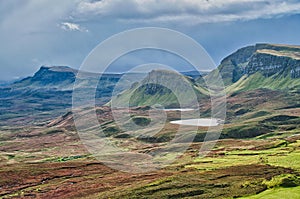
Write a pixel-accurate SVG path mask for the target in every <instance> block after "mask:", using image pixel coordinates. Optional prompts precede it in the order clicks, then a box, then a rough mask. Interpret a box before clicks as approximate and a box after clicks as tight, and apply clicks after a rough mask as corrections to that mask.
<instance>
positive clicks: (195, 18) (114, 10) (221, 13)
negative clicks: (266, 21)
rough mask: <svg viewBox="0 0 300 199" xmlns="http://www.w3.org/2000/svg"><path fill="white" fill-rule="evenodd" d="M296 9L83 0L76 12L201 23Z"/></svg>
mask: <svg viewBox="0 0 300 199" xmlns="http://www.w3.org/2000/svg"><path fill="white" fill-rule="evenodd" d="M295 13H300V2H299V1H297V0H288V1H283V0H227V1H224V0H164V1H157V0H126V1H124V0H101V1H82V2H80V3H79V5H78V7H77V10H76V12H75V13H74V15H75V16H77V17H87V18H88V17H97V16H99V17H101V18H116V19H119V20H121V21H127V22H142V23H145V22H186V23H187V24H198V23H214V22H223V21H236V20H251V19H259V18H269V17H273V16H280V15H289V14H295Z"/></svg>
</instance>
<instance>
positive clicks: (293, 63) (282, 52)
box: [207, 44, 300, 86]
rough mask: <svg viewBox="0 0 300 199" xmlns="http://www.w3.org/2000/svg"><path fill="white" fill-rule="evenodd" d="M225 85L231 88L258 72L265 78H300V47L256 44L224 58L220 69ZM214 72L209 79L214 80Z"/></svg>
mask: <svg viewBox="0 0 300 199" xmlns="http://www.w3.org/2000/svg"><path fill="white" fill-rule="evenodd" d="M218 69H219V71H220V74H221V75H222V77H223V81H224V84H225V85H226V86H229V85H231V84H233V83H235V82H237V81H238V80H239V79H240V78H241V77H242V76H243V75H251V74H254V73H256V72H259V73H261V74H263V75H264V76H265V77H270V76H273V75H282V76H284V77H291V78H299V77H300V46H290V45H277V44H256V45H254V46H247V47H244V48H241V49H239V50H237V51H236V52H234V53H232V54H231V55H229V56H228V57H226V58H224V59H223V60H222V62H221V64H220V66H219V67H218ZM214 73H216V71H213V72H212V73H210V74H209V75H208V76H207V78H213V77H214Z"/></svg>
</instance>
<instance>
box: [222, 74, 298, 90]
mask: <svg viewBox="0 0 300 199" xmlns="http://www.w3.org/2000/svg"><path fill="white" fill-rule="evenodd" d="M299 87H300V79H292V78H290V77H264V76H263V75H262V74H260V73H255V74H253V75H251V76H248V77H247V76H243V77H242V78H241V79H240V80H239V81H237V82H236V83H234V84H233V85H231V86H229V87H228V88H227V89H226V90H227V91H228V92H241V91H247V90H255V89H258V88H267V89H270V90H286V89H289V90H290V91H295V90H297V88H299Z"/></svg>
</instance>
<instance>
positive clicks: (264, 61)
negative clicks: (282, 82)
mask: <svg viewBox="0 0 300 199" xmlns="http://www.w3.org/2000/svg"><path fill="white" fill-rule="evenodd" d="M256 72H261V73H262V74H263V75H264V76H266V77H269V76H272V75H274V74H277V73H278V74H282V75H284V76H290V77H291V78H299V77H300V59H299V60H298V59H295V58H292V57H288V56H279V55H272V54H266V53H255V54H254V55H253V56H252V57H251V59H250V61H249V63H248V64H247V66H246V67H245V74H253V73H256Z"/></svg>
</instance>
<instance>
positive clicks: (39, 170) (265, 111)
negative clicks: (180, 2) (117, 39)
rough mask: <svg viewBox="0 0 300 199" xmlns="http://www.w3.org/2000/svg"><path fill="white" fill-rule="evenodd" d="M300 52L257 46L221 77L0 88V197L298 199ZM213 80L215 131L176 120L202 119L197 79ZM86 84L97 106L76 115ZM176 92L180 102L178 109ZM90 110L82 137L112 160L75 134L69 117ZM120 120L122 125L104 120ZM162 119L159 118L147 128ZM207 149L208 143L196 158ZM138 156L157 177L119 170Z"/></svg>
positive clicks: (44, 79) (86, 79)
mask: <svg viewBox="0 0 300 199" xmlns="http://www.w3.org/2000/svg"><path fill="white" fill-rule="evenodd" d="M299 52H300V47H298V46H289V45H274V44H256V45H253V46H248V47H245V48H242V49H239V50H238V51H236V52H234V53H233V54H231V55H229V56H228V57H226V58H225V59H224V60H223V61H222V62H221V64H220V66H219V67H218V69H219V71H216V70H214V71H212V72H210V73H208V74H202V75H198V76H196V75H195V72H190V73H173V72H170V71H165V70H153V71H151V72H150V73H147V74H129V76H131V78H132V79H134V80H136V79H139V78H141V77H140V76H142V78H141V79H142V81H138V82H130V83H129V82H128V84H121V87H118V89H117V90H114V88H115V85H116V83H117V82H118V81H119V80H120V79H121V77H122V74H103V75H102V80H100V81H99V82H97V78H96V77H97V74H92V73H88V72H86V73H85V75H84V76H82V77H80V79H79V81H80V85H81V87H78V88H73V85H74V82H75V79H76V74H77V73H78V71H76V70H75V69H72V68H69V67H59V66H56V67H41V68H40V70H39V71H38V72H37V73H35V74H34V75H33V76H32V77H28V78H25V79H23V80H20V81H17V82H14V83H11V84H9V85H4V86H1V88H0V91H1V94H0V103H1V106H0V107H1V110H0V160H1V161H0V165H1V167H0V176H1V177H0V198H268V197H269V198H276V197H277V198H279V197H281V198H282V197H283V196H282V195H283V193H284V195H288V196H289V198H291V199H293V198H299V197H300V192H299V186H300V106H299V104H300V101H299V99H300V76H299V74H298V73H299V67H300V62H299V60H300V58H299ZM218 72H219V73H220V75H221V76H222V78H223V80H224V84H225V86H226V88H225V91H226V120H225V121H224V122H223V121H222V122H221V123H222V125H223V129H222V131H221V132H218V130H219V129H218V128H217V126H218V120H217V119H218V118H216V121H215V120H213V122H215V125H207V122H208V121H205V122H206V123H205V124H204V125H196V126H195V125H191V123H189V125H180V124H182V123H180V122H176V121H178V120H193V119H194V120H195V117H196V119H197V121H198V120H199V119H202V120H205V119H207V118H210V117H212V113H211V110H212V107H211V101H210V96H209V88H208V87H207V85H205V81H208V80H209V82H212V83H213V80H214V79H215V77H216V75H217V74H218ZM126 75H128V74H126ZM137 76H139V78H137ZM174 77H176V79H179V80H180V81H183V82H184V84H182V85H179V84H177V86H178V87H177V89H178V91H179V92H178V91H177V90H176V92H178V93H181V96H179V97H178V95H176V94H174V91H173V90H172V89H168V87H167V86H169V85H168V84H167V83H168V82H171V79H175V78H174ZM166 82H167V83H166ZM155 83H156V84H155ZM162 84H165V85H167V86H161V85H162ZM90 85H97V89H96V94H95V99H96V105H95V107H91V106H85V107H83V106H81V107H75V108H76V110H75V109H74V107H72V92H73V89H78V91H79V93H80V92H82V93H84V92H89V91H90V90H92V89H93V88H92V87H91V86H90ZM169 88H170V87H169ZM187 88H189V89H190V90H188V89H187ZM81 89H82V90H81ZM189 91H193V92H194V93H195V96H194V99H197V103H198V102H199V105H198V106H196V104H194V101H193V100H194V99H193V98H192V97H190V95H189ZM114 92H115V95H113V96H112V93H114ZM176 92H175V93H176ZM83 96H84V95H83ZM111 96H112V97H111ZM185 96H187V98H188V99H189V100H190V101H189V100H184V102H185V104H182V103H180V100H179V99H180V98H182V99H187V98H185ZM114 100H115V101H114ZM84 102H85V101H83V103H84ZM127 102H129V105H128V104H127V105H128V107H126V106H125V105H126V103H127ZM93 111H94V112H95V115H96V117H97V122H99V126H100V127H101V131H100V130H99V129H98V128H97V127H95V126H92V127H89V128H86V130H85V133H87V134H88V135H89V136H90V137H91V138H92V139H94V140H108V141H109V142H110V143H112V144H113V145H114V146H117V147H118V148H120V149H122V151H121V152H120V154H119V156H118V157H117V159H116V158H115V157H113V156H111V157H109V156H108V157H105V158H106V159H104V157H102V156H101V155H103V154H91V151H90V150H89V149H90V148H89V147H87V146H86V145H85V142H84V138H85V137H82V134H80V133H78V128H77V127H78V126H77V125H76V122H75V121H76V120H80V121H91V120H93V118H92V117H91V115H90V114H89V113H90V112H93ZM127 112H128V113H129V116H128V118H127V119H126V121H125V122H124V123H122V126H120V125H119V124H118V123H117V121H115V118H114V114H116V115H123V114H124V115H125V113H127ZM151 113H154V114H151ZM160 114H163V115H164V116H165V118H164V119H165V122H164V123H163V125H162V128H161V129H160V130H159V132H156V127H157V128H159V127H160V125H161V123H160V122H162V121H161V119H160V116H161V115H160ZM155 121H157V123H155ZM151 122H152V123H151ZM181 122H182V121H181ZM209 122H212V120H211V121H209ZM223 123H224V124H223ZM132 124H134V125H135V126H134V127H132V126H130V125H132ZM149 124H151V125H150V126H149ZM156 125H157V126H156ZM135 128H137V129H135ZM124 129H125V130H124ZM126 129H130V130H126ZM179 129H181V131H179ZM209 129H210V131H209V136H208V137H207V131H208V130H209ZM152 131H153V132H156V133H153V132H152ZM190 140H192V143H190V142H189V141H190ZM168 143H171V145H168ZM205 143H211V144H214V146H213V148H212V149H211V150H210V151H205V147H204V148H202V147H203V146H204V145H205ZM182 147H186V150H185V151H184V152H183V153H180V150H179V149H181V148H182ZM170 148H172V150H171V151H170V150H169V149H170ZM96 149H98V148H96ZM158 151H162V152H163V153H160V154H158V155H157V156H156V154H157V152H158ZM202 152H204V153H205V154H206V155H205V156H204V157H203V156H201V153H202ZM129 153H130V155H131V156H129V155H128V154H129ZM108 155H109V154H108ZM127 155H128V156H127ZM99 158H100V159H101V158H103V159H102V161H99ZM131 158H132V159H131ZM134 158H136V159H134ZM139 158H141V159H142V158H153V159H154V160H155V161H154V162H155V164H154V167H153V168H156V167H157V168H159V169H154V170H149V171H147V167H148V166H149V168H150V167H151V166H153V165H150V164H149V165H142V166H144V167H145V169H144V170H145V171H144V172H125V171H122V170H121V169H117V168H119V167H120V166H123V167H125V168H129V169H131V170H132V171H140V170H139V167H138V166H140V165H138V166H137V169H136V168H135V167H134V166H132V165H133V164H134V163H135V161H137V164H138V163H140V162H139ZM164 161H166V162H170V164H167V165H164V164H163V162H164ZM111 165H112V167H111ZM142 168H143V167H142ZM151 168H152V167H151ZM135 169H136V170H135Z"/></svg>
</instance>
